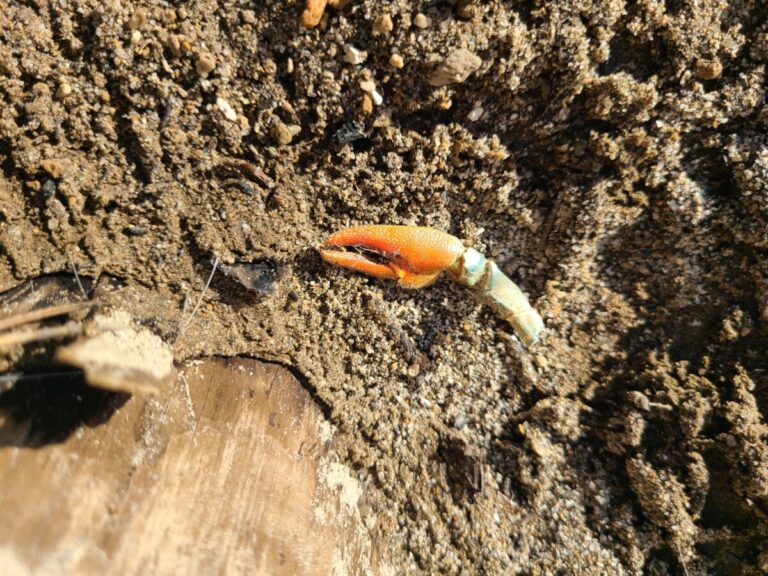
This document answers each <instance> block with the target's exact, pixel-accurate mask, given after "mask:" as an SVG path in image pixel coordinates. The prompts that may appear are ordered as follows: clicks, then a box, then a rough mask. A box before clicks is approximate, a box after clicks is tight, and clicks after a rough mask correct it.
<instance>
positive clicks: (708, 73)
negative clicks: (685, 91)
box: [694, 58, 723, 80]
mask: <svg viewBox="0 0 768 576" xmlns="http://www.w3.org/2000/svg"><path fill="white" fill-rule="evenodd" d="M722 73H723V65H722V64H721V62H720V60H718V59H717V58H715V59H714V60H699V61H698V62H696V68H695V70H694V74H696V77H697V78H700V79H701V80H714V79H715V78H718V77H719V76H720V74H722Z"/></svg>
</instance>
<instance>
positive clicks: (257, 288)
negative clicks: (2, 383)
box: [0, 0, 768, 575]
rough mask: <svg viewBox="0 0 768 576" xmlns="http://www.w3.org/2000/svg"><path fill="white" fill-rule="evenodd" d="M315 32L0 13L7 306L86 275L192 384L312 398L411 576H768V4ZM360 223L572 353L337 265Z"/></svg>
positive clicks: (226, 11)
mask: <svg viewBox="0 0 768 576" xmlns="http://www.w3.org/2000/svg"><path fill="white" fill-rule="evenodd" d="M302 10H303V2H291V1H286V2H277V1H263V2H245V1H242V2H232V1H230V2H226V1H221V2H211V1H205V0H203V1H190V2H183V3H173V2H169V3H141V2H133V1H130V0H124V1H119V0H107V1H104V0H99V1H95V0H83V1H67V0H60V1H56V0H54V1H46V0H33V1H28V2H21V1H13V0H12V1H11V2H10V6H7V7H5V8H4V9H3V10H2V11H0V289H8V288H11V287H13V286H16V285H17V284H19V283H21V282H23V281H25V280H28V279H31V278H35V277H37V276H40V275H45V274H56V273H69V271H70V269H71V264H70V262H72V263H74V264H76V265H77V267H78V269H79V270H80V272H81V274H82V275H84V276H85V277H87V278H88V279H91V280H93V281H94V282H95V288H94V290H95V292H96V294H97V295H98V296H99V297H100V298H101V300H102V301H104V302H106V303H108V304H117V305H119V306H120V307H122V308H123V309H126V310H127V311H128V312H130V313H131V314H132V315H133V316H134V317H136V318H138V319H139V320H140V321H141V322H142V324H143V325H145V326H146V327H149V328H150V329H151V330H152V331H153V332H155V333H156V334H158V335H159V336H161V337H162V338H163V339H164V340H166V341H167V342H169V343H172V344H173V347H174V355H175V358H176V360H177V361H181V360H183V359H186V358H189V357H193V356H198V355H236V354H237V355H248V356H254V357H259V358H265V359H269V360H274V361H278V362H281V363H283V364H285V365H288V366H291V367H292V368H293V369H294V370H295V371H296V372H297V373H299V374H300V375H301V376H302V378H303V382H304V383H305V385H306V386H307V388H308V389H309V390H310V391H311V393H312V394H313V396H314V397H315V399H316V401H317V402H318V403H319V404H320V405H321V407H322V408H323V409H324V411H325V412H326V414H327V415H328V416H329V417H330V418H331V420H332V422H333V423H334V425H335V426H336V427H337V428H338V429H339V431H340V432H341V434H342V435H343V438H342V440H341V442H340V447H341V456H342V459H343V461H344V462H346V463H347V464H349V465H350V466H352V467H353V468H354V470H356V472H357V474H358V477H359V478H360V480H362V481H363V482H364V483H365V485H366V486H367V487H368V490H369V492H370V496H369V498H368V499H367V501H366V502H365V508H366V510H365V511H364V512H365V513H366V514H367V515H369V516H371V517H374V518H375V519H376V521H375V523H372V524H371V530H372V533H373V535H374V537H375V538H376V539H377V540H378V541H379V542H380V543H381V544H382V548H383V549H384V550H386V551H387V553H388V554H389V555H390V556H391V557H390V558H389V559H388V560H389V562H390V563H391V564H392V565H395V566H400V567H402V572H403V573H406V574H430V573H432V574H438V573H439V574H509V573H521V574H555V573H559V574H641V573H647V574H690V575H694V574H701V575H703V574H763V573H765V572H766V571H768V538H767V537H766V534H767V531H768V426H766V413H767V412H768V374H767V373H766V370H767V369H768V360H767V359H766V354H765V350H766V343H768V338H766V336H767V332H766V323H768V260H767V259H766V251H767V250H768V136H766V131H767V130H768V106H766V103H765V92H764V90H765V67H766V64H768V24H767V23H766V22H768V9H766V7H765V4H764V3H762V2H759V1H757V0H752V1H750V0H734V1H733V2H731V3H730V5H729V4H727V3H724V2H709V1H705V2H701V1H699V2H694V1H693V0H674V1H669V2H666V3H664V2H657V1H655V0H644V1H640V2H623V1H620V0H612V1H610V2H597V1H589V0H571V1H568V2H523V1H520V2H500V1H493V0H492V1H489V2H479V1H474V0H454V1H442V2H441V1H429V2H428V1H418V2H406V1H404V0H402V1H396V2H391V3H386V2H378V1H374V0H359V1H358V0H350V2H348V3H347V5H346V7H344V8H342V9H340V10H334V9H331V8H328V9H327V10H326V16H325V17H324V20H323V21H322V22H321V24H320V26H318V27H316V28H313V29H305V28H302V27H300V26H299V20H300V15H301V12H302ZM418 13H423V14H424V15H425V16H426V18H422V17H418V18H417V14H418ZM385 15H389V16H390V17H391V20H392V29H391V31H388V30H387V29H388V26H386V22H385V21H382V20H381V18H382V17H383V16H385ZM346 44H352V45H354V46H355V47H357V48H358V49H360V50H364V51H366V52H367V55H363V56H365V60H364V61H363V62H361V63H359V64H355V65H353V64H349V63H347V62H345V61H344V54H345V51H344V46H345V45H346ZM462 47H463V48H467V49H468V50H470V51H472V52H474V53H475V54H476V55H477V56H479V57H480V58H481V59H482V64H481V66H480V68H479V69H478V70H477V71H476V72H474V73H473V74H471V75H470V76H469V77H468V78H467V79H466V80H465V81H463V82H461V83H458V84H453V85H449V86H445V87H439V88H436V87H433V86H431V85H430V84H429V83H428V82H427V78H428V77H429V74H430V73H431V72H432V71H433V70H434V69H435V67H436V66H437V65H438V64H439V63H440V62H441V61H442V60H443V59H444V58H446V57H447V56H448V55H449V54H450V53H451V52H452V51H453V50H455V49H457V48H462ZM393 55H398V56H400V57H401V59H402V63H403V66H402V68H398V67H396V66H393V65H392V62H394V63H395V64H399V62H397V58H395V59H394V60H393V59H392V56H393ZM363 56H360V57H363ZM366 81H373V82H375V86H376V88H377V90H378V92H379V93H380V94H381V95H382V96H383V102H382V103H381V105H373V106H372V102H371V100H370V97H367V96H366V92H364V91H363V89H362V88H361V86H360V84H361V82H363V87H366ZM289 140H290V142H289ZM358 223H402V224H419V225H430V226H436V227H439V228H443V229H446V230H448V231H450V232H451V233H453V234H455V235H457V236H459V237H460V238H462V239H463V240H464V241H465V242H466V243H467V244H468V245H472V246H474V247H476V248H478V249H479V250H481V251H483V252H484V253H485V254H486V255H488V256H491V257H493V258H495V259H496V260H497V261H498V262H499V264H500V266H501V267H502V268H503V269H504V270H505V271H507V272H508V273H509V274H510V276H511V277H513V278H514V279H515V280H516V281H517V282H519V284H520V285H521V286H522V287H523V288H524V289H525V290H526V291H527V292H528V293H529V294H530V295H531V298H532V301H533V303H534V304H535V306H536V307H537V309H538V310H539V311H540V312H541V313H542V315H543V316H544V318H545V322H546V323H547V326H548V330H547V334H546V336H545V337H544V338H543V339H542V341H541V342H540V343H539V344H537V345H536V346H535V347H534V348H533V349H531V350H525V349H523V348H522V346H521V345H520V344H519V343H518V341H517V340H516V338H515V337H514V336H513V335H512V333H511V331H510V329H509V327H508V326H506V325H504V324H503V323H502V322H500V321H499V320H497V319H496V318H494V317H493V315H492V314H491V312H489V311H488V310H487V309H486V308H484V307H482V306H481V305H479V304H477V303H476V302H475V301H474V300H473V299H472V297H471V295H470V294H468V293H467V292H466V291H464V290H463V289H461V288H460V287H458V286H455V285H451V284H450V283H448V282H442V283H439V284H437V285H435V286H432V287H430V288H428V289H425V290H423V291H418V292H416V291H406V290H403V289H400V288H398V287H396V286H392V285H388V284H385V283H383V282H379V281H375V280H371V279H369V278H365V277H362V276H359V275H355V274H351V273H347V272H344V271H339V270H333V269H330V268H329V267H327V266H326V265H324V264H323V263H322V262H321V261H320V259H319V257H318V256H317V253H316V251H315V250H314V248H315V246H316V245H317V244H318V243H319V242H320V241H321V240H322V239H323V238H324V237H325V236H326V235H327V234H328V233H330V232H332V231H334V230H337V229H339V228H341V227H344V226H347V225H350V224H358ZM214 258H219V259H220V260H221V262H223V263H225V264H227V265H229V266H231V267H230V268H228V269H227V273H223V272H222V271H221V270H219V271H218V272H217V273H216V274H215V275H214V277H213V282H212V285H211V288H210V290H209V291H208V292H207V294H206V296H205V301H204V305H203V307H202V309H201V311H200V312H199V313H198V314H197V315H196V317H195V318H194V319H193V321H192V322H191V323H190V324H189V326H188V327H187V328H186V329H185V330H182V329H181V328H182V327H183V323H184V319H185V318H186V317H187V316H188V314H189V311H190V309H191V307H192V305H193V303H194V300H195V299H196V298H197V296H198V295H199V294H200V291H201V290H202V287H203V284H204V283H205V280H206V278H207V277H208V275H209V273H210V271H211V266H212V260H213V259H214ZM244 263H252V264H253V266H252V267H251V268H250V269H248V268H245V269H244V268H243V264H244ZM244 270H245V271H246V272H250V273H251V274H250V276H249V278H250V280H248V279H246V280H247V281H245V282H244V281H243V274H242V272H243V271H244ZM30 362H31V360H29V358H28V357H27V356H21V357H20V358H19V360H18V362H17V366H18V367H21V368H24V367H25V366H26V365H28V364H29V363H30Z"/></svg>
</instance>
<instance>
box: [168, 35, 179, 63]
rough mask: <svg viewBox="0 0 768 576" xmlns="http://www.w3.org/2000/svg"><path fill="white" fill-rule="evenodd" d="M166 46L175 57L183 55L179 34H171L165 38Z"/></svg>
mask: <svg viewBox="0 0 768 576" xmlns="http://www.w3.org/2000/svg"><path fill="white" fill-rule="evenodd" d="M165 47H166V48H168V51H169V52H170V53H171V54H173V57H174V58H179V57H180V56H181V38H180V37H179V35H178V34H170V35H169V36H168V38H166V40H165Z"/></svg>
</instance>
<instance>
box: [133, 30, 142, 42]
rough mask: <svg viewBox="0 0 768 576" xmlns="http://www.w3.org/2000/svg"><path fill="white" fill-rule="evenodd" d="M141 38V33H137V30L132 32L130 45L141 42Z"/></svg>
mask: <svg viewBox="0 0 768 576" xmlns="http://www.w3.org/2000/svg"><path fill="white" fill-rule="evenodd" d="M141 38H142V36H141V32H139V31H138V30H134V31H133V32H131V43H132V44H138V43H139V42H140V41H141Z"/></svg>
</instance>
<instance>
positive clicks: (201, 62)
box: [195, 52, 216, 78]
mask: <svg viewBox="0 0 768 576" xmlns="http://www.w3.org/2000/svg"><path fill="white" fill-rule="evenodd" d="M214 68H216V59H215V58H214V57H213V56H211V55H210V54H209V53H208V52H202V53H201V54H200V56H198V58H197V64H196V65H195V70H197V73H198V74H199V75H200V76H202V77H203V78H206V77H207V76H208V74H210V73H211V71H212V70H213V69H214Z"/></svg>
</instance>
